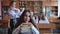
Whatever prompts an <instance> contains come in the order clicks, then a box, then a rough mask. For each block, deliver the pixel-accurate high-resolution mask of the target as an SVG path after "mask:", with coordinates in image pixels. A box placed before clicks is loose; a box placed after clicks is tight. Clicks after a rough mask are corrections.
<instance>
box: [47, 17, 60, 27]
mask: <svg viewBox="0 0 60 34" xmlns="http://www.w3.org/2000/svg"><path fill="white" fill-rule="evenodd" d="M48 20H49V21H50V22H51V23H55V25H56V28H60V19H58V17H57V16H53V17H50V16H49V17H48Z"/></svg>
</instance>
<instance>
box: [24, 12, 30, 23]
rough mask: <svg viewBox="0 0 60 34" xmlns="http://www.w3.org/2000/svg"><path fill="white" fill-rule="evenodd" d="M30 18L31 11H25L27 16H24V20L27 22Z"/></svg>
mask: <svg viewBox="0 0 60 34" xmlns="http://www.w3.org/2000/svg"><path fill="white" fill-rule="evenodd" d="M29 20H30V13H29V12H26V13H25V16H24V21H25V22H27V21H29Z"/></svg>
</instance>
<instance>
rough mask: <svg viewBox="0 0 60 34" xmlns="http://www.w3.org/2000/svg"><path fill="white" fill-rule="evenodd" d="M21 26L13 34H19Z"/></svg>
mask: <svg viewBox="0 0 60 34" xmlns="http://www.w3.org/2000/svg"><path fill="white" fill-rule="evenodd" d="M19 30H20V26H18V27H17V28H16V29H14V30H13V32H12V34H19Z"/></svg>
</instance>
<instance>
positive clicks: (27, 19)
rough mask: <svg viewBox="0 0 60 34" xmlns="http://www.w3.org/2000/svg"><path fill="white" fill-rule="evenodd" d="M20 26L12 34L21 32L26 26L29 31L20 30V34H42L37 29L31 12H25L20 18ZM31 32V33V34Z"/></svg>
mask: <svg viewBox="0 0 60 34" xmlns="http://www.w3.org/2000/svg"><path fill="white" fill-rule="evenodd" d="M18 24H19V26H18V27H17V28H16V29H15V30H14V31H13V33H12V34H15V33H17V32H16V31H19V30H20V29H21V28H22V27H24V25H26V26H28V27H29V28H28V27H27V29H25V28H26V26H25V28H22V29H24V30H22V29H21V30H20V34H40V33H39V30H38V28H37V27H36V25H35V23H34V21H33V19H32V18H31V16H30V11H29V10H25V11H24V12H23V14H22V15H21V17H20V23H18ZM29 32H30V33H29Z"/></svg>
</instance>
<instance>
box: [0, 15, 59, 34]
mask: <svg viewBox="0 0 60 34" xmlns="http://www.w3.org/2000/svg"><path fill="white" fill-rule="evenodd" d="M7 17H8V16H6V17H4V18H3V22H4V24H6V26H5V25H3V26H4V28H8V23H9V22H8V21H9V18H7ZM48 20H49V22H50V23H49V24H41V23H40V24H39V23H38V24H37V27H38V28H39V31H40V34H51V33H52V31H53V30H51V29H52V28H60V19H58V17H57V16H54V17H50V16H49V17H48ZM0 22H1V21H0Z"/></svg>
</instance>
